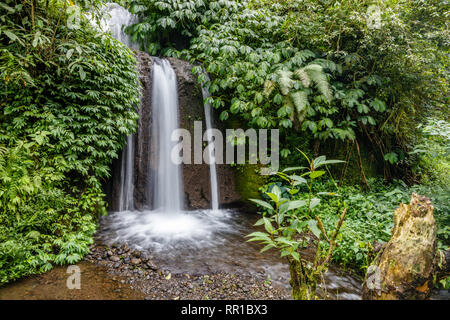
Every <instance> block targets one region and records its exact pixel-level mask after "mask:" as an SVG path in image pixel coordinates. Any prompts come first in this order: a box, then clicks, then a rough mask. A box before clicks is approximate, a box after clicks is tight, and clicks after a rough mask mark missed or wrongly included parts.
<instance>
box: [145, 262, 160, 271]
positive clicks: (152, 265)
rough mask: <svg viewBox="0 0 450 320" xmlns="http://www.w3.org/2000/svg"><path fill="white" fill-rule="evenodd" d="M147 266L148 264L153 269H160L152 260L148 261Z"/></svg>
mask: <svg viewBox="0 0 450 320" xmlns="http://www.w3.org/2000/svg"><path fill="white" fill-rule="evenodd" d="M146 266H147V267H148V268H149V269H150V270H153V271H156V270H158V267H157V266H156V265H155V264H154V263H153V262H152V261H151V260H149V261H147V263H146Z"/></svg>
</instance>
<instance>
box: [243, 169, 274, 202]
mask: <svg viewBox="0 0 450 320" xmlns="http://www.w3.org/2000/svg"><path fill="white" fill-rule="evenodd" d="M266 180H267V176H263V175H261V174H260V173H259V166H258V165H256V164H245V165H237V167H236V170H235V181H236V190H237V192H238V193H239V194H240V195H241V197H242V200H243V201H244V202H249V201H248V199H251V198H256V199H258V198H260V197H261V195H260V192H259V188H260V187H261V186H263V185H264V184H265V183H266Z"/></svg>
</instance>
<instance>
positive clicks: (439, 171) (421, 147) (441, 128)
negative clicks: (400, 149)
mask: <svg viewBox="0 0 450 320" xmlns="http://www.w3.org/2000/svg"><path fill="white" fill-rule="evenodd" d="M418 128H419V130H421V134H420V135H419V136H418V139H417V143H416V144H414V146H413V147H412V148H411V149H412V151H411V152H410V153H409V154H410V156H411V157H415V158H416V159H414V160H415V161H413V170H414V171H415V172H416V174H417V175H420V176H421V177H422V180H423V183H424V184H430V183H437V184H439V185H443V186H448V185H450V124H449V123H448V122H447V121H445V120H438V119H433V118H431V119H428V120H427V121H426V122H425V123H424V124H419V125H418Z"/></svg>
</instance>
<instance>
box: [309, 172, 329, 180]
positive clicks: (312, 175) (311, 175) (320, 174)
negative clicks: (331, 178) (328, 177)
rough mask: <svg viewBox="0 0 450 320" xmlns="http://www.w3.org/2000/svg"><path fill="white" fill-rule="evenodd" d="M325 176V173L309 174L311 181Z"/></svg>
mask: <svg viewBox="0 0 450 320" xmlns="http://www.w3.org/2000/svg"><path fill="white" fill-rule="evenodd" d="M324 174H325V171H322V170H317V171H313V172H311V173H310V174H309V176H310V178H311V179H316V178H318V177H320V176H322V175H324Z"/></svg>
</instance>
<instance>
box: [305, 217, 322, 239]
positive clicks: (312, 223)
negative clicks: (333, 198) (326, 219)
mask: <svg viewBox="0 0 450 320" xmlns="http://www.w3.org/2000/svg"><path fill="white" fill-rule="evenodd" d="M308 227H309V230H311V232H312V233H313V234H314V235H315V236H316V237H317V238H320V229H319V227H318V226H317V221H316V220H314V219H311V220H308Z"/></svg>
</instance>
